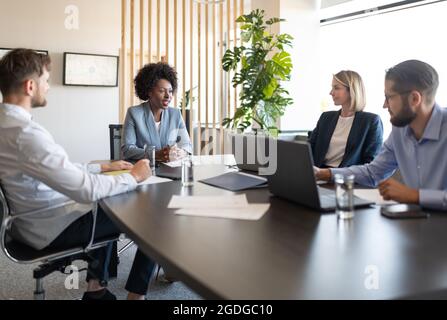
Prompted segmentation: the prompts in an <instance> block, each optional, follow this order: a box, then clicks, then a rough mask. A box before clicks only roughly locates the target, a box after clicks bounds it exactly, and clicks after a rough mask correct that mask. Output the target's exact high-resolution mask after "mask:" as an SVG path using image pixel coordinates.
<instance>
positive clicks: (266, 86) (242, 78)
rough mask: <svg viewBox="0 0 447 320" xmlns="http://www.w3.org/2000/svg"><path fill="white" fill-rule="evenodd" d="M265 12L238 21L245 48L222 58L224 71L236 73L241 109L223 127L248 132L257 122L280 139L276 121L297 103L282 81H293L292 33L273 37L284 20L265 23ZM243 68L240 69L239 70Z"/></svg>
mask: <svg viewBox="0 0 447 320" xmlns="http://www.w3.org/2000/svg"><path fill="white" fill-rule="evenodd" d="M264 13H265V12H264V10H260V9H256V10H253V11H252V12H251V13H249V14H247V15H242V16H240V17H239V18H237V19H236V22H237V23H240V24H242V25H241V27H240V28H241V30H242V32H241V37H242V45H241V46H239V47H234V49H233V50H230V49H228V50H227V51H226V52H225V55H224V57H223V59H222V66H223V69H224V70H225V71H227V72H229V71H231V70H236V73H235V75H234V77H233V79H232V83H233V87H235V88H236V87H237V86H240V87H241V92H240V95H239V97H240V106H238V108H237V109H236V112H235V114H234V116H233V117H232V118H225V119H224V120H223V122H222V125H223V126H225V127H227V128H229V127H231V128H233V129H241V130H242V131H245V129H247V128H248V127H250V126H251V125H252V124H253V122H254V123H256V124H258V126H259V127H260V129H261V130H267V131H268V133H270V134H271V135H274V136H277V135H278V129H277V127H276V122H277V120H278V118H279V117H280V116H282V115H283V114H284V111H285V109H286V107H287V106H289V105H291V104H292V103H293V100H292V99H291V98H290V97H289V92H288V91H287V90H285V89H284V88H283V87H282V86H281V81H288V80H290V74H291V72H292V67H293V65H292V59H291V57H290V54H289V53H288V52H286V50H285V48H286V47H290V48H291V47H292V40H293V37H292V36H291V35H289V34H286V33H284V34H272V33H271V32H269V30H268V29H269V28H270V27H271V26H272V25H274V24H276V23H279V22H282V21H285V20H284V19H279V18H271V19H269V20H267V21H264ZM239 65H240V70H238V71H237V69H238V66H239Z"/></svg>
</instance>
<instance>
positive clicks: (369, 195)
mask: <svg viewBox="0 0 447 320" xmlns="http://www.w3.org/2000/svg"><path fill="white" fill-rule="evenodd" d="M354 195H355V196H357V197H359V198H362V199H365V200H369V201H372V202H374V203H375V204H377V205H379V206H381V205H387V204H394V203H397V202H396V201H393V200H384V199H383V198H382V196H381V195H380V193H379V189H354Z"/></svg>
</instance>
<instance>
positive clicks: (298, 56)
mask: <svg viewBox="0 0 447 320" xmlns="http://www.w3.org/2000/svg"><path fill="white" fill-rule="evenodd" d="M319 8H320V1H319V0H300V1H295V0H281V11H280V15H281V18H284V19H286V20H287V21H286V22H284V23H281V30H280V31H281V33H288V34H290V35H292V36H293V37H294V38H295V39H294V41H293V43H294V46H293V49H292V50H291V51H290V53H291V55H292V62H293V71H292V77H291V81H290V82H287V83H285V84H284V87H285V88H286V89H288V90H289V92H290V95H291V97H292V98H293V100H294V104H293V105H291V106H290V107H288V109H287V110H286V113H285V115H284V116H283V117H282V119H281V127H280V128H281V130H312V129H314V127H315V125H316V123H317V121H318V118H319V117H320V114H321V108H320V106H319V98H318V84H319V83H320V79H319V72H318V68H319V36H320V23H319V15H318V12H319Z"/></svg>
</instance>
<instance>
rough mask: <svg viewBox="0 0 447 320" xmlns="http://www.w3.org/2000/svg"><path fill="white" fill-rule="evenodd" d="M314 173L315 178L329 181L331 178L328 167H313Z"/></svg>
mask: <svg viewBox="0 0 447 320" xmlns="http://www.w3.org/2000/svg"><path fill="white" fill-rule="evenodd" d="M314 174H315V178H317V180H323V181H330V180H331V178H332V174H331V170H329V169H320V168H317V167H314Z"/></svg>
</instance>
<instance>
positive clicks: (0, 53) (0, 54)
mask: <svg viewBox="0 0 447 320" xmlns="http://www.w3.org/2000/svg"><path fill="white" fill-rule="evenodd" d="M11 50H13V49H11V48H0V59H1V58H3V56H4V55H5V54H7V53H8V52H9V51H11ZM35 51H36V52H37V53H40V54H44V55H48V51H46V50H35Z"/></svg>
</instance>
